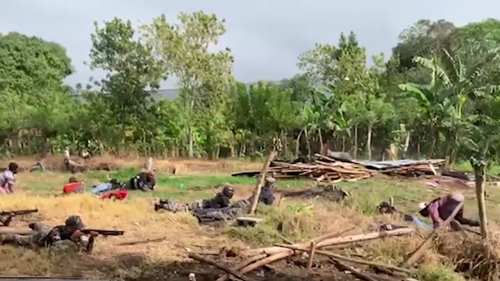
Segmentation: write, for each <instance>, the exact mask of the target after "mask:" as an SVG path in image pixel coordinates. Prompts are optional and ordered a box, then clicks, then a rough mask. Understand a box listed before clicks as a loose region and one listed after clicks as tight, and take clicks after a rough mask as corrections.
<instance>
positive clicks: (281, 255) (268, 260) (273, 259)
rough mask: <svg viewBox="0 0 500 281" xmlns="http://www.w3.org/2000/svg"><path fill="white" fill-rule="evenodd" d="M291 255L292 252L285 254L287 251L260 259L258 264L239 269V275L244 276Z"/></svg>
mask: <svg viewBox="0 0 500 281" xmlns="http://www.w3.org/2000/svg"><path fill="white" fill-rule="evenodd" d="M292 254H293V251H292V252H291V253H290V252H287V251H285V252H281V253H276V254H274V255H271V256H268V257H267V258H264V259H261V260H260V261H258V262H255V263H252V264H249V265H247V266H245V267H244V268H242V269H241V271H240V273H241V274H246V273H248V272H251V271H253V270H255V269H257V268H260V267H261V266H264V265H267V264H270V263H273V262H276V261H279V260H282V259H284V258H287V257H289V256H291V255H292Z"/></svg>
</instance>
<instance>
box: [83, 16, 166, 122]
mask: <svg viewBox="0 0 500 281" xmlns="http://www.w3.org/2000/svg"><path fill="white" fill-rule="evenodd" d="M94 25H95V33H94V34H92V36H91V38H92V49H91V51H90V59H91V60H90V63H89V65H90V67H91V69H102V70H104V71H106V72H108V74H107V76H106V78H105V79H104V80H102V81H101V86H102V88H101V92H102V93H103V94H104V95H102V98H103V100H104V101H105V102H106V103H107V104H108V106H109V107H110V109H111V111H112V113H113V114H114V115H115V118H117V119H118V120H122V124H123V125H131V124H134V123H136V122H140V121H144V120H145V118H146V117H145V116H146V115H147V111H148V105H149V104H150V102H151V90H155V89H158V88H159V85H160V81H161V80H162V79H165V78H166V77H167V72H166V69H165V68H164V67H163V65H162V64H161V61H158V60H156V59H155V57H154V56H153V53H152V48H151V47H150V46H148V45H147V44H145V43H143V42H142V41H141V37H140V34H138V33H137V32H136V31H135V30H134V27H133V26H132V23H131V22H130V21H123V20H122V19H119V18H114V19H112V20H111V21H108V22H105V23H104V25H103V26H102V27H100V26H99V24H98V23H97V22H96V23H94ZM122 128H123V127H122Z"/></svg>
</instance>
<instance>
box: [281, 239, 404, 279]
mask: <svg viewBox="0 0 500 281" xmlns="http://www.w3.org/2000/svg"><path fill="white" fill-rule="evenodd" d="M281 247H285V248H288V249H291V250H294V251H300V252H308V251H309V249H303V248H299V247H294V246H288V245H283V246H281ZM316 254H318V255H323V256H327V257H330V258H333V259H339V260H342V261H346V262H351V263H356V264H362V265H369V266H376V267H382V268H387V269H390V270H394V271H399V272H404V273H411V271H410V270H409V269H406V268H401V267H398V266H393V265H388V264H382V263H378V262H372V261H365V260H359V259H353V258H350V257H345V256H342V255H339V254H335V253H332V252H327V251H321V250H317V251H316Z"/></svg>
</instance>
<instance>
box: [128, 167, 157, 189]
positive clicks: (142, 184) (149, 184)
mask: <svg viewBox="0 0 500 281" xmlns="http://www.w3.org/2000/svg"><path fill="white" fill-rule="evenodd" d="M155 185H156V180H155V176H154V174H153V173H152V172H141V173H139V174H137V175H136V176H135V177H133V178H131V179H130V180H129V182H128V183H127V185H126V188H127V189H129V190H142V191H149V190H154V187H155Z"/></svg>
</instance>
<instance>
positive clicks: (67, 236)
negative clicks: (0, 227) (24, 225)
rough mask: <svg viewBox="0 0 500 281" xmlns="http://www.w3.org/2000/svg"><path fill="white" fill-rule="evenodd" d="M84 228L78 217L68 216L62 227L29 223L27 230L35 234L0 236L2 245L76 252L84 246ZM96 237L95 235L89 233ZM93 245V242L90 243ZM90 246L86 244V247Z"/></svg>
mask: <svg viewBox="0 0 500 281" xmlns="http://www.w3.org/2000/svg"><path fill="white" fill-rule="evenodd" d="M84 227H85V226H84V224H83V222H82V219H81V218H80V216H70V217H68V218H67V219H66V221H65V223H64V225H61V226H56V227H50V226H48V225H45V224H42V223H30V224H29V228H31V229H32V230H34V231H35V232H34V233H33V234H30V235H18V234H5V235H0V242H1V243H2V244H11V245H17V246H23V247H29V248H43V247H52V246H54V247H56V248H61V249H69V250H76V251H77V250H78V248H79V247H80V246H81V245H82V244H84V243H83V242H84V241H83V240H84V239H82V238H83V233H81V232H80V230H81V229H83V228H84ZM90 235H91V236H96V235H97V233H91V234H90ZM92 243H93V242H92ZM88 245H90V244H87V247H88Z"/></svg>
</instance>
